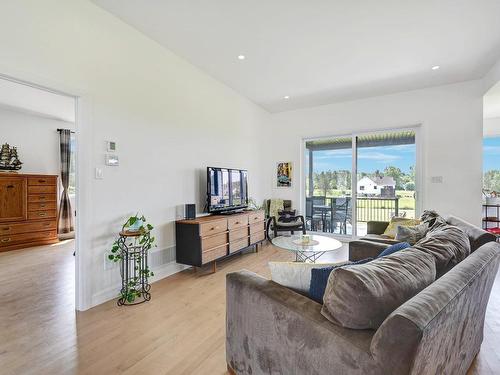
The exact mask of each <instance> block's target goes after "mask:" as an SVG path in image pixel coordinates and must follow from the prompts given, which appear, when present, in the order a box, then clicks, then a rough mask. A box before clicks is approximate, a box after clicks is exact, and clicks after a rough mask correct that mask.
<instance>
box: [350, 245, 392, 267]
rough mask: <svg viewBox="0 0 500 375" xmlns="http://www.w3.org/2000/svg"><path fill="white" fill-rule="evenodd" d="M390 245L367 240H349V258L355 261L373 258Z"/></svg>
mask: <svg viewBox="0 0 500 375" xmlns="http://www.w3.org/2000/svg"><path fill="white" fill-rule="evenodd" d="M389 246H390V245H389V244H386V243H381V242H372V241H367V240H355V241H351V242H349V260H350V261H351V262H355V261H357V260H362V259H366V258H375V257H377V256H378V255H379V254H380V253H381V252H382V251H384V250H385V249H387V248H388V247H389Z"/></svg>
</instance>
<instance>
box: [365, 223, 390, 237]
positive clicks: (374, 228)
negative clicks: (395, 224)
mask: <svg viewBox="0 0 500 375" xmlns="http://www.w3.org/2000/svg"><path fill="white" fill-rule="evenodd" d="M366 225H367V228H366V229H367V230H366V233H367V234H382V233H384V232H385V230H386V229H387V226H388V225H389V222H388V221H369V222H367V223H366Z"/></svg>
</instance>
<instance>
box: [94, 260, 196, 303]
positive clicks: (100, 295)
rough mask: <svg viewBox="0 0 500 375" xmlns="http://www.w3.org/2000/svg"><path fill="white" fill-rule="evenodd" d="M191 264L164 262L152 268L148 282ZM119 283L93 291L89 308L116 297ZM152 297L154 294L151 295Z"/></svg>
mask: <svg viewBox="0 0 500 375" xmlns="http://www.w3.org/2000/svg"><path fill="white" fill-rule="evenodd" d="M190 267H191V266H185V265H183V264H179V263H176V262H170V263H168V264H165V265H164V266H162V267H158V268H155V269H154V270H153V272H154V274H155V275H154V276H153V277H150V278H149V281H150V283H154V282H156V281H159V280H161V279H164V278H165V277H168V276H170V275H173V274H175V273H177V272H181V271H183V270H185V269H188V268H190ZM120 287H121V285H120V284H117V285H116V286H113V287H109V288H106V289H104V290H101V291H100V292H97V293H95V294H94V295H93V296H92V304H91V306H90V307H89V308H92V307H95V306H97V305H100V304H101V303H104V302H108V301H110V300H112V299H116V298H118V293H119V291H120ZM153 297H154V296H153Z"/></svg>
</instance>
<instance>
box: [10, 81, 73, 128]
mask: <svg viewBox="0 0 500 375" xmlns="http://www.w3.org/2000/svg"><path fill="white" fill-rule="evenodd" d="M0 107H2V108H6V109H9V110H14V111H19V112H26V113H30V114H35V115H38V116H42V117H47V118H53V119H56V120H62V121H67V122H75V98H73V97H70V96H65V95H59V94H56V93H53V92H50V91H47V90H42V89H39V88H36V87H32V86H29V85H25V84H22V83H18V82H15V81H11V80H9V79H3V78H0Z"/></svg>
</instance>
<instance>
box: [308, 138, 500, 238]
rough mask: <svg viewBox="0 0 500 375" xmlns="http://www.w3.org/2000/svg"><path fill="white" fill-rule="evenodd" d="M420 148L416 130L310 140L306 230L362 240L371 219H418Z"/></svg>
mask: <svg viewBox="0 0 500 375" xmlns="http://www.w3.org/2000/svg"><path fill="white" fill-rule="evenodd" d="M499 146H500V144H499ZM499 149H500V147H499ZM416 150H417V147H416V132H415V130H414V129H406V130H393V131H383V132H373V133H364V134H352V135H350V136H342V137H329V138H319V139H311V140H306V141H305V150H304V151H305V155H304V156H305V157H304V161H305V163H304V174H303V175H304V177H305V181H304V184H305V196H306V197H305V198H306V199H305V208H306V210H305V212H306V226H307V229H308V230H312V231H322V232H330V233H335V234H342V235H359V236H362V235H365V234H366V232H367V227H368V225H367V223H368V222H369V221H388V220H390V219H391V217H393V216H404V217H407V218H414V217H415V207H416V201H415V164H416V161H417V158H416V152H417V151H416ZM353 160H354V161H355V162H354V163H353ZM353 176H356V178H355V181H356V182H355V184H354V185H352V182H353V179H354V178H353ZM358 182H361V184H358ZM378 183H380V185H378ZM365 184H368V185H365ZM352 186H354V188H355V189H356V191H355V192H354V194H353V192H352V191H351V189H352ZM356 186H357V188H356ZM499 191H500V174H499Z"/></svg>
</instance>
